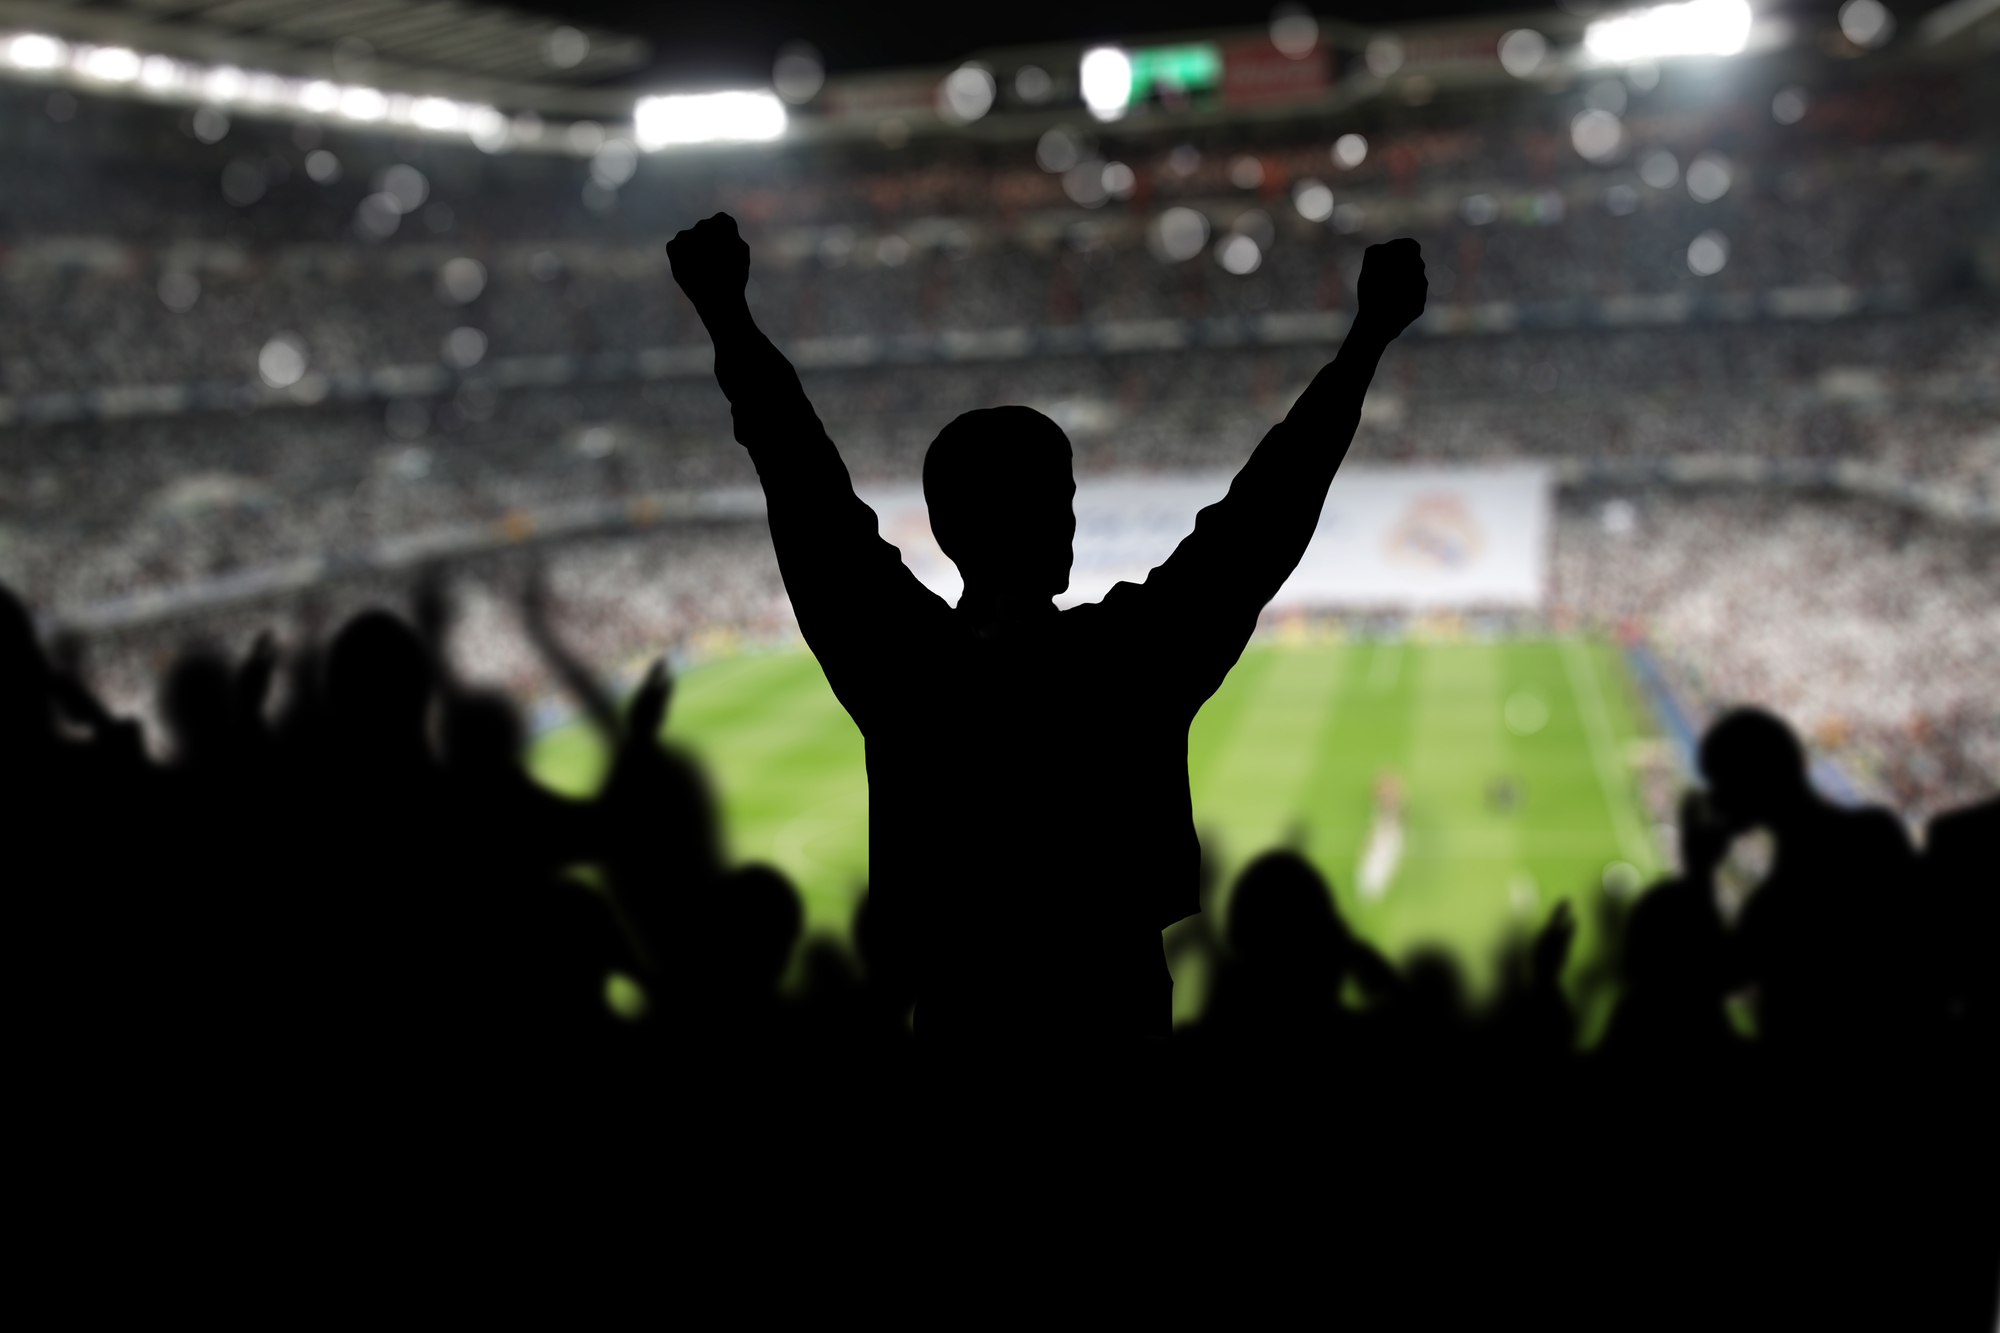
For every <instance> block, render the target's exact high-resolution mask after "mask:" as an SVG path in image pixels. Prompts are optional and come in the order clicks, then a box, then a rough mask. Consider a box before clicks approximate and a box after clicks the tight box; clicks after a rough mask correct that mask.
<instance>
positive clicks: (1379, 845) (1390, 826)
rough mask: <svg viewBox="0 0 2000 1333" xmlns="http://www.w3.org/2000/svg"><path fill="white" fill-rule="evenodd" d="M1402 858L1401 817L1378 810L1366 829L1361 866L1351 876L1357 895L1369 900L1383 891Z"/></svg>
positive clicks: (1377, 897)
mask: <svg viewBox="0 0 2000 1333" xmlns="http://www.w3.org/2000/svg"><path fill="white" fill-rule="evenodd" d="M1402 861H1403V820H1402V817H1401V816H1400V815H1393V814H1388V813H1385V812H1383V811H1379V810H1378V811H1377V812H1376V814H1375V824H1374V826H1373V827H1372V828H1370V829H1369V830H1368V850H1367V851H1365V852H1363V853H1362V855H1361V868H1360V869H1359V870H1357V871H1356V872H1355V876H1354V879H1355V883H1356V885H1357V886H1358V887H1359V888H1360V890H1361V896H1362V897H1364V898H1366V899H1368V900H1369V901H1371V902H1372V901H1375V900H1376V899H1379V898H1381V897H1382V895H1383V894H1385V893H1387V892H1388V891H1389V884H1390V882H1391V881H1393V880H1394V879H1395V878H1396V867H1397V866H1399V865H1401V864H1402Z"/></svg>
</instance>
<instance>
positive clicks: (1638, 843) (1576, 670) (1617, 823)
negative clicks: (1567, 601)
mask: <svg viewBox="0 0 2000 1333" xmlns="http://www.w3.org/2000/svg"><path fill="white" fill-rule="evenodd" d="M1562 656H1563V666H1564V667H1566V668H1568V670H1569V687H1570V691H1571V692H1572V693H1573V694H1575V695H1576V704H1577V709H1578V711H1579V712H1581V713H1582V714H1583V729H1584V732H1585V734H1587V735H1588V736H1589V737H1590V757H1591V759H1592V761H1593V762H1594V763H1595V764H1596V765H1597V785H1598V786H1599V787H1600V788H1602V789H1603V792H1604V808H1605V809H1606V810H1608V811H1609V812H1610V814H1611V827H1612V828H1613V830H1614V831H1616V833H1617V834H1618V846H1619V847H1620V848H1621V849H1623V851H1624V853H1625V859H1626V860H1628V861H1630V862H1631V863H1632V864H1634V865H1638V866H1650V865H1652V864H1653V857H1652V852H1651V849H1650V848H1649V847H1648V846H1647V845H1646V839H1645V837H1644V835H1642V834H1641V833H1640V831H1639V821H1638V820H1636V819H1634V818H1633V817H1632V810H1631V802H1629V801H1627V800H1626V799H1624V797H1625V794H1626V792H1625V784H1624V782H1623V780H1622V779H1623V774H1622V773H1621V772H1620V770H1619V767H1618V752H1617V749H1616V747H1615V746H1614V745H1613V744H1612V742H1611V715H1610V713H1609V712H1608V711H1607V710H1606V709H1605V707H1604V691H1603V689H1602V688H1601V687H1600V686H1599V685H1598V681H1597V669H1596V668H1595V667H1594V666H1593V665H1592V664H1591V661H1590V654H1589V653H1588V652H1587V651H1585V649H1584V646H1583V644H1582V643H1581V642H1580V641H1578V640H1576V639H1564V640H1563V644H1562Z"/></svg>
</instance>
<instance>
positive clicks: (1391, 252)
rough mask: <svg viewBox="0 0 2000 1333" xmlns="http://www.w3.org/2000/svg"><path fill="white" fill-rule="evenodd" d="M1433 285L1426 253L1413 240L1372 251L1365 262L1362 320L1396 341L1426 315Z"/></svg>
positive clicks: (1396, 242)
mask: <svg viewBox="0 0 2000 1333" xmlns="http://www.w3.org/2000/svg"><path fill="white" fill-rule="evenodd" d="M1429 292H1430V283H1429V282H1428V281H1426V280H1425V278H1424V252H1423V250H1422V249H1421V248H1419V247H1418V245H1417V243H1416V242H1415V241H1413V240H1411V239H1410V238H1409V237H1407V236H1406V237H1404V238H1403V239H1402V240H1399V241H1384V242H1383V243H1382V244H1380V245H1371V246H1369V247H1368V253H1367V254H1365V255H1363V256H1362V258H1361V282H1360V285H1359V290H1358V292H1357V295H1358V296H1359V297H1360V301H1361V313H1360V316H1359V318H1361V319H1363V320H1366V321H1367V322H1368V323H1370V324H1372V325H1374V326H1375V327H1376V328H1378V329H1380V330H1381V331H1382V332H1383V333H1384V334H1386V335H1387V336H1389V337H1391V338H1393V337H1395V336H1396V335H1397V334H1399V333H1401V332H1402V331H1403V330H1404V329H1407V328H1408V327H1410V325H1411V324H1413V323H1415V322H1416V319H1417V316H1419V315H1421V314H1423V313H1424V298H1425V296H1427V295H1428V294H1429Z"/></svg>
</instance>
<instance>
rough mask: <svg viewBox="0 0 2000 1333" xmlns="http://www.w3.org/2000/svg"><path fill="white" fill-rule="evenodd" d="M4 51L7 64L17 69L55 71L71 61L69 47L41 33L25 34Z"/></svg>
mask: <svg viewBox="0 0 2000 1333" xmlns="http://www.w3.org/2000/svg"><path fill="white" fill-rule="evenodd" d="M4 49H5V51H6V55H7V63H8V64H10V65H12V66H14V68H16V69H54V68H56V67H57V66H59V65H61V64H62V63H63V62H64V61H65V60H67V59H69V48H68V47H67V46H64V45H63V44H62V43H61V42H60V41H58V40H56V39H55V38H54V37H48V36H44V35H43V34H41V33H39V32H24V33H22V34H21V35H20V36H18V37H15V38H13V39H12V40H11V41H9V42H8V43H7V45H6V47H5V48H4Z"/></svg>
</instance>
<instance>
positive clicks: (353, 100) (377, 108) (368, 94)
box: [334, 88, 389, 121]
mask: <svg viewBox="0 0 2000 1333" xmlns="http://www.w3.org/2000/svg"><path fill="white" fill-rule="evenodd" d="M334 109H335V110H336V111H338V112H340V114H341V115H343V116H345V117H347V118H348V119H349V120H363V121H366V120H381V119H382V118H383V117H384V116H387V115H388V114H389V99H388V98H386V97H384V96H383V95H382V93H381V91H380V90H379V89H376V88H342V89H341V90H340V104H339V105H338V106H336V107H335V108H334Z"/></svg>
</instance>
